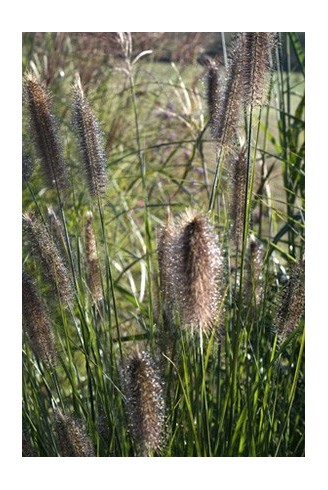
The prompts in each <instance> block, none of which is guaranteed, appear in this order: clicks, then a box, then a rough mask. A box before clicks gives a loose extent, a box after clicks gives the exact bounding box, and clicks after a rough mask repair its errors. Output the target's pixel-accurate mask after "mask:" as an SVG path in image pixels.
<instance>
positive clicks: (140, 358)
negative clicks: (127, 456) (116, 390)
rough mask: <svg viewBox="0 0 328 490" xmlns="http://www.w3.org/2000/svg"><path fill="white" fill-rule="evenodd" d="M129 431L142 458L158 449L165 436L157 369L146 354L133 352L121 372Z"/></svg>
mask: <svg viewBox="0 0 328 490" xmlns="http://www.w3.org/2000/svg"><path fill="white" fill-rule="evenodd" d="M121 378H122V385H123V389H124V394H125V397H126V402H125V405H126V410H127V414H128V419H129V428H130V431H131V435H132V438H133V440H134V441H135V443H136V445H137V447H138V448H139V451H140V454H141V456H148V455H149V454H150V453H151V452H154V451H157V450H159V449H160V447H161V445H162V442H163V435H164V432H163V431H164V390H163V381H162V379H161V376H160V371H159V367H158V366H157V364H156V362H155V361H154V360H153V358H152V357H151V356H150V354H149V353H148V352H145V351H143V352H141V353H139V352H133V353H132V354H130V355H129V356H128V357H127V358H126V359H125V360H124V361H123V365H122V371H121Z"/></svg>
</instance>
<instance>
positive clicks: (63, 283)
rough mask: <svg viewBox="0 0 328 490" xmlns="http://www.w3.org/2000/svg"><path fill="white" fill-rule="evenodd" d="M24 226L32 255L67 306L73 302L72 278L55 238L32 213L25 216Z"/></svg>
mask: <svg viewBox="0 0 328 490" xmlns="http://www.w3.org/2000/svg"><path fill="white" fill-rule="evenodd" d="M23 224H24V231H25V233H26V236H27V239H28V242H29V245H30V247H31V251H32V254H33V255H34V257H35V258H36V260H38V261H39V262H40V264H41V267H42V270H43V273H44V274H45V276H46V278H47V279H48V281H49V282H50V284H51V286H52V289H53V291H54V292H58V295H59V297H60V299H61V301H62V302H63V304H64V305H66V306H67V305H68V304H69V303H70V302H71V300H72V284H71V278H70V274H69V272H68V269H67V267H66V265H65V262H64V260H63V259H62V257H61V254H60V252H59V250H58V248H57V246H56V244H55V243H54V240H53V237H52V236H51V235H50V233H49V231H48V229H47V227H46V225H45V224H44V223H42V222H41V221H40V220H39V219H38V218H37V217H36V215H35V214H34V213H32V212H30V213H26V214H24V215H23Z"/></svg>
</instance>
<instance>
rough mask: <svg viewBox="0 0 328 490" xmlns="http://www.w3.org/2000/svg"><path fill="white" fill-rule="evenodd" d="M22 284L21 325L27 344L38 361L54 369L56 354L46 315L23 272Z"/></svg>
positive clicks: (34, 289)
mask: <svg viewBox="0 0 328 490" xmlns="http://www.w3.org/2000/svg"><path fill="white" fill-rule="evenodd" d="M22 284H23V287H22V292H23V324H24V328H25V332H26V334H27V337H28V340H29V343H30V345H31V347H32V350H33V352H34V354H35V356H36V357H37V358H38V359H40V360H42V361H43V362H44V363H45V364H46V365H48V366H50V367H54V365H55V361H56V357H57V354H56V349H55V342H54V335H53V331H52V327H51V323H50V320H49V316H48V313H47V311H46V309H45V306H44V305H43V304H42V302H41V299H40V297H39V295H38V293H37V290H36V287H35V285H34V283H33V281H32V279H31V277H30V276H29V275H28V274H27V272H25V271H23V283H22Z"/></svg>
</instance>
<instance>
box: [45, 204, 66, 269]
mask: <svg viewBox="0 0 328 490" xmlns="http://www.w3.org/2000/svg"><path fill="white" fill-rule="evenodd" d="M47 213H48V221H49V231H50V234H51V236H52V237H53V240H54V242H55V244H56V246H57V248H58V250H59V252H60V256H61V258H62V259H63V261H64V263H65V265H66V266H68V257H67V249H66V242H65V237H64V230H63V226H62V224H61V222H60V221H59V219H58V216H57V214H56V213H55V211H54V209H53V208H52V207H49V208H47Z"/></svg>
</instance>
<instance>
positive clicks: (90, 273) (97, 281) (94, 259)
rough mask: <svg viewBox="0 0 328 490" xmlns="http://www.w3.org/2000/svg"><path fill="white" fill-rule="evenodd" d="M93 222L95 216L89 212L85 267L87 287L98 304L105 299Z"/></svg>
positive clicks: (86, 227) (86, 229)
mask: <svg viewBox="0 0 328 490" xmlns="http://www.w3.org/2000/svg"><path fill="white" fill-rule="evenodd" d="M92 221H93V215H92V212H91V211H89V212H88V213H87V221H86V224H85V255H86V260H85V266H86V271H87V285H88V288H89V290H90V293H91V296H92V300H93V302H94V303H97V302H99V301H101V300H102V298H103V289H102V284H101V274H100V268H99V261H98V253H97V246H96V237H95V234H94V230H93V226H92Z"/></svg>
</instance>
